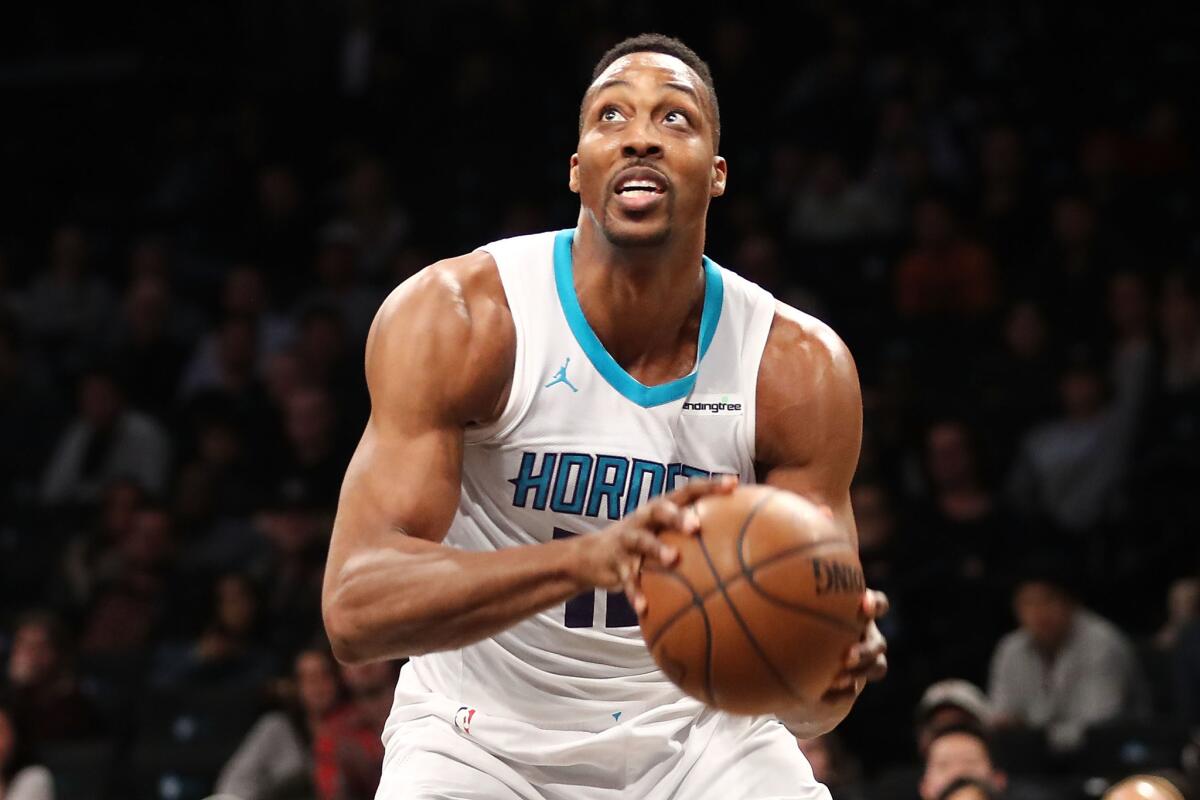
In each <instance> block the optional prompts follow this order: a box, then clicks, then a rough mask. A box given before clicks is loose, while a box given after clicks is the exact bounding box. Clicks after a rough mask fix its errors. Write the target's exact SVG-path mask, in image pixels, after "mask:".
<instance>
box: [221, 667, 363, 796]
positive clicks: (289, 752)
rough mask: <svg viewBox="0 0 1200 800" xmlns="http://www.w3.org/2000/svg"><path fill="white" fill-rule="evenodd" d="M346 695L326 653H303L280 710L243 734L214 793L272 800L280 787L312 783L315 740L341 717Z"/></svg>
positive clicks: (336, 669) (265, 716) (264, 717)
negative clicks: (327, 726)
mask: <svg viewBox="0 0 1200 800" xmlns="http://www.w3.org/2000/svg"><path fill="white" fill-rule="evenodd" d="M344 697H345V687H344V686H343V685H342V683H341V677H340V674H339V672H338V666H337V662H336V661H334V660H333V655H332V654H331V653H330V652H329V650H328V649H326V648H317V647H313V648H308V649H306V650H302V651H301V652H300V653H299V654H298V655H297V656H296V659H295V664H294V669H293V673H292V681H291V685H289V686H287V687H286V695H285V697H284V698H283V708H281V709H280V710H277V711H268V712H267V713H266V714H264V715H263V716H262V718H260V719H259V720H258V722H256V723H255V725H254V727H253V728H251V729H250V732H249V733H247V734H246V738H245V739H243V740H242V743H241V745H240V746H239V747H238V749H237V752H236V753H234V754H233V756H232V757H231V758H230V759H229V762H228V763H227V764H226V765H225V767H224V769H222V770H221V775H220V777H219V778H218V779H217V785H216V791H217V793H218V794H228V795H232V796H234V797H236V798H238V800H270V798H272V797H273V796H275V793H276V792H277V791H278V790H279V789H280V788H281V787H284V786H294V785H301V784H311V783H312V774H313V742H314V740H315V738H316V736H317V733H318V731H320V730H321V727H322V726H323V725H325V724H326V723H327V722H329V721H330V720H331V719H332V718H333V717H334V716H335V715H337V714H338V713H341V709H342V703H343V701H344Z"/></svg>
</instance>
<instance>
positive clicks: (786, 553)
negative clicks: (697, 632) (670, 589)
mask: <svg viewBox="0 0 1200 800" xmlns="http://www.w3.org/2000/svg"><path fill="white" fill-rule="evenodd" d="M827 544H840V545H842V546H843V547H849V546H850V545H849V544H848V543H846V542H845V541H843V540H842V539H822V540H820V541H817V542H807V543H805V544H799V545H796V546H795V547H789V548H788V549H787V550H781V551H779V552H778V553H776V554H775V555H773V556H771V557H770V558H764V559H763V560H762V561H761V562H759V563H758V564H755V565H754V567H753V568H752V569H750V570H747V571H745V572H743V573H742V574H739V575H734V576H733V577H732V578H730V579H729V580H728V581H725V582H724V585H725V588H726V589H728V588H730V587H731V586H733V585H734V584H735V583H737V582H738V581H742V580H746V579H747V578H748V577H749V576H750V575H752V574H753V573H754V572H755V571H757V570H760V569H762V568H763V567H769V566H771V565H772V564H774V563H775V562H776V561H782V560H783V559H785V558H789V557H791V556H794V555H796V554H798V553H803V552H804V551H806V550H813V549H815V548H818V547H822V546H824V545H827ZM644 571H645V572H648V573H652V574H654V575H661V576H663V577H665V578H671V579H673V580H676V581H679V582H680V583H682V584H683V585H684V587H686V588H687V590H688V591H689V592H691V593H692V602H691V603H690V604H689V605H685V606H684V607H683V608H681V609H679V610H678V611H676V612H675V613H674V614H672V615H671V616H669V617H667V618H666V619H665V620H664V621H663V622H662V624H661V625H659V626H658V632H657V633H656V634H654V638H652V639H651V640H650V641H648V642H646V646H647V647H649V648H651V649H653V648H654V645H656V644H658V640H659V639H661V638H662V636H663V634H665V633H666V632H667V629H668V628H670V627H671V626H672V625H674V624H675V623H676V622H678V621H679V620H680V619H681V618H682V617H683V616H684V615H685V614H687V612H688V611H689V610H690V609H692V608H693V607H698V606H703V605H704V603H705V602H706V601H707V600H708V598H710V597H712V596H713V595H714V594H716V593H717V592H719V591H721V590H720V589H719V588H714V589H710V590H709V591H708V592H706V593H705V594H699V593H698V592H697V591H696V590H695V589H693V588H692V585H691V584H690V583H688V582H687V579H686V578H684V577H683V576H682V575H680V574H679V573H678V572H674V571H670V570H665V569H661V568H657V567H648V568H646V569H645V570H644ZM768 599H769V600H773V599H774V598H768ZM785 602H786V601H785ZM792 610H793V611H799V612H801V613H805V612H808V613H815V614H817V615H819V614H820V612H813V611H812V610H811V609H806V608H803V607H795V608H792ZM819 618H820V619H824V618H823V617H819ZM826 621H828V620H826Z"/></svg>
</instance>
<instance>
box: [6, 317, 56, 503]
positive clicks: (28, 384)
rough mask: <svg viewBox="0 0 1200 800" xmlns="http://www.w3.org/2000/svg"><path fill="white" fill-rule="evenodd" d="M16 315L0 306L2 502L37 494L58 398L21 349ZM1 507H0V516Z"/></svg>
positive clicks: (50, 440)
mask: <svg viewBox="0 0 1200 800" xmlns="http://www.w3.org/2000/svg"><path fill="white" fill-rule="evenodd" d="M21 344H22V343H21V338H20V331H19V330H18V328H17V322H16V319H15V318H14V317H13V316H11V315H10V314H7V313H6V312H5V311H4V309H3V308H0V453H2V454H3V456H2V457H0V508H7V509H12V508H13V507H14V506H15V505H16V504H17V503H18V502H21V501H28V500H31V499H33V498H34V497H36V496H37V490H38V476H39V475H40V473H41V472H42V469H43V467H44V466H45V460H46V451H47V450H48V449H49V447H50V444H51V443H52V442H53V440H54V436H55V431H56V427H55V423H56V422H57V421H58V417H59V404H58V402H57V399H56V398H55V396H54V395H53V394H52V393H51V392H50V391H49V390H48V388H47V387H46V386H45V385H43V383H42V382H41V381H40V380H39V379H38V376H37V375H36V370H35V369H33V368H32V366H31V365H30V364H29V363H28V362H27V360H26V358H25V354H24V353H23V352H22V351H21ZM3 516H4V512H3V511H0V518H3Z"/></svg>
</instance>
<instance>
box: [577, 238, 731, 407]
mask: <svg viewBox="0 0 1200 800" xmlns="http://www.w3.org/2000/svg"><path fill="white" fill-rule="evenodd" d="M574 240H575V231H574V230H573V229H568V230H563V231H559V232H558V234H557V235H556V236H555V237H554V283H555V286H556V288H557V289H558V301H559V303H560V304H561V305H562V310H563V314H564V315H565V316H566V318H567V325H569V326H570V328H571V332H572V333H573V334H575V341H577V342H579V346H580V347H582V348H583V352H584V354H586V355H587V357H588V360H589V361H591V362H592V366H593V367H595V368H596V371H597V372H599V373H600V374H601V375H602V376H603V377H604V379H605V380H606V381H608V383H609V385H610V386H612V387H613V388H614V389H616V390H617V391H618V392H620V393H621V394H622V395H624V396H625V397H626V398H628V399H629V400H631V401H633V402H634V403H637V404H638V405H639V406H642V407H643V408H652V407H654V406H661V405H663V404H664V403H670V402H672V401H674V400H681V399H683V398H684V397H687V396H688V394H690V393H691V391H692V387H693V386H695V385H696V371H697V370H698V369H699V368H700V362H701V361H703V360H704V354H705V353H707V352H708V346H709V345H710V344H712V340H713V336H714V335H715V334H716V332H717V322H718V321H719V320H720V319H721V306H722V303H723V300H724V296H725V283H724V281H723V280H722V279H721V270H720V269H719V268H718V267H717V265H716V264H714V263H713V262H712V261H711V260H710V259H709V258H708V256H704V257H703V264H704V308H703V309H702V310H701V312H700V341H699V344H698V347H699V354H698V356H697V358H696V369H693V370H692V371H691V373H690V374H688V375H685V376H683V377H682V378H676V379H675V380H673V381H670V382H668V383H662V384H659V385H658V386H646V385H645V384H643V383H642V382H641V381H639V380H638V379H637V378H635V377H633V376H632V375H630V374H629V373H628V372H626V371H625V368H624V367H622V366H621V365H620V364H618V363H617V361H616V359H614V358H613V357H612V356H611V355H609V353H608V351H607V350H605V349H604V345H603V344H602V343H601V342H600V339H599V338H598V337H597V336H596V332H595V331H593V330H592V326H591V325H589V324H588V321H587V317H585V316H584V315H583V308H582V307H581V306H580V305H579V297H578V295H576V294H575V260H574V258H573V257H572V255H571V243H572V242H573V241H574Z"/></svg>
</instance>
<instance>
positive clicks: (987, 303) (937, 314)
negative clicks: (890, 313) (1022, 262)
mask: <svg viewBox="0 0 1200 800" xmlns="http://www.w3.org/2000/svg"><path fill="white" fill-rule="evenodd" d="M914 228H915V231H914V232H915V238H916V246H915V247H914V249H913V250H912V251H911V252H910V253H909V254H908V255H907V256H905V258H904V260H902V261H901V262H900V266H899V267H898V268H897V270H896V294H895V302H896V310H897V312H899V314H900V316H901V317H904V318H905V319H910V320H920V319H930V318H941V319H945V318H950V319H975V318H978V317H980V316H982V315H983V314H985V313H986V312H988V311H990V310H991V309H992V307H993V306H994V305H995V303H996V299H997V289H996V276H995V272H994V267H993V266H992V257H991V255H990V254H989V253H988V251H987V250H985V249H984V248H983V247H982V246H980V245H979V244H977V243H976V242H973V241H971V240H970V239H967V238H965V237H964V236H963V235H962V234H961V233H960V232H959V230H958V223H957V220H956V219H955V217H954V214H953V212H952V211H951V209H950V206H949V205H948V204H947V203H946V202H945V201H943V200H940V199H936V198H932V197H931V198H926V199H925V200H923V201H921V202H920V203H919V204H918V205H917V207H916V210H915V212H914Z"/></svg>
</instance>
